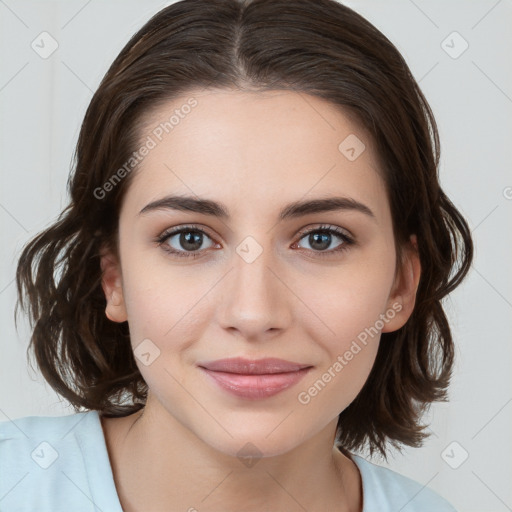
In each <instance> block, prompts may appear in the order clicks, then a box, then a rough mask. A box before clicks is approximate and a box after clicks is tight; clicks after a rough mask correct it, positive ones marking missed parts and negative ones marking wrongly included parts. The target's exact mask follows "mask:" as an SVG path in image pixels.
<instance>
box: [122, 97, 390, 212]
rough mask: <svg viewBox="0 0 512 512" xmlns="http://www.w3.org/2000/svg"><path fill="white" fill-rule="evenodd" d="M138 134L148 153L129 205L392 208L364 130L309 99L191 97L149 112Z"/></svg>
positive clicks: (339, 112) (318, 100)
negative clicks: (201, 201) (324, 202)
mask: <svg viewBox="0 0 512 512" xmlns="http://www.w3.org/2000/svg"><path fill="white" fill-rule="evenodd" d="M140 135H141V136H140V141H141V142H140V144H142V145H144V144H146V145H147V146H148V147H150V146H151V149H149V151H147V152H146V155H145V156H144V157H143V158H142V159H141V161H140V163H139V167H138V170H137V171H136V175H135V176H134V180H133V182H132V183H131V186H130V188H129V190H128V193H127V197H126V199H125V201H126V202H127V203H129V205H132V206H133V207H138V206H140V208H142V207H143V206H144V204H146V203H147V202H149V201H151V200H155V199H158V198H160V197H162V196H164V195H165V194H168V193H171V192H172V193H174V194H179V193H183V194H187V195H197V196H199V197H201V198H215V199H216V200H218V201H221V202H223V203H225V204H226V205H228V206H229V205H233V207H234V208H235V207H236V208H238V209H240V208H242V207H243V206H250V205H251V204H252V205H253V206H256V205H259V207H260V208H261V207H263V208H265V209H270V208H271V206H272V205H273V204H275V205H276V210H277V209H278V208H279V207H280V205H281V203H284V202H286V201H287V200H290V201H294V200H297V199H299V198H302V197H304V196H306V197H308V196H311V197H318V196H328V195H330V194H333V195H345V196H350V197H352V198H354V199H356V200H358V201H361V202H364V203H371V204H372V206H373V207H372V210H374V211H375V210H376V212H375V213H376V214H377V215H384V214H385V213H386V211H387V209H388V205H387V198H386V196H385V192H384V183H383V181H382V179H381V176H380V172H379V168H378V164H377V158H376V154H375V151H374V148H373V141H372V140H371V139H370V137H369V135H368V133H367V132H366V130H364V128H363V127H361V126H360V125H359V123H357V122H356V121H355V120H354V119H353V118H352V117H350V116H349V114H348V113H346V112H344V111H342V109H340V108H338V107H336V106H334V105H333V104H331V103H329V102H327V101H325V100H323V99H321V98H317V97H315V96H311V95H308V94H306V93H298V92H294V91H266V92H246V91H238V90H225V89H220V90H212V89H207V90H202V91H199V90H198V91H190V92H189V93H186V94H183V95H181V96H180V97H177V98H174V99H172V100H169V101H167V102H163V103H160V104H159V105H158V106H157V107H155V108H153V109H152V110H151V111H150V112H148V113H147V114H146V115H145V117H144V119H143V120H142V121H141V122H140ZM235 203H236V204H235ZM140 208H139V209H140ZM379 210H380V211H379ZM238 213H241V212H240V211H239V212H238Z"/></svg>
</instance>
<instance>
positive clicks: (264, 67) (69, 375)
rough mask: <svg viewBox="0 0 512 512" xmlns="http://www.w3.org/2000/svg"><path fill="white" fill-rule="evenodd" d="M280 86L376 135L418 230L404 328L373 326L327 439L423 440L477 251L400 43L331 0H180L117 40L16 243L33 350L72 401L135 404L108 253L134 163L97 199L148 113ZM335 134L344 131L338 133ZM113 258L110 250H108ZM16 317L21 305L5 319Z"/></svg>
mask: <svg viewBox="0 0 512 512" xmlns="http://www.w3.org/2000/svg"><path fill="white" fill-rule="evenodd" d="M207 87H214V88H236V89H240V90H259V91H263V90H276V89H281V90H290V91H297V92H301V93H307V94H311V95H314V96H316V97H319V98H323V99H325V100H327V101H329V102H330V103H331V104H333V105H335V106H337V107H339V108H340V109H342V110H343V111H344V112H346V113H348V114H350V116H353V117H354V118H355V119H357V121H358V122H359V123H360V124H361V126H364V127H365V129H366V130H367V131H368V133H369V134H370V136H371V138H372V141H373V142H374V143H375V148H376V152H377V156H378V159H379V164H380V168H379V172H381V173H382V176H383V178H384V181H385V185H386V192H387V194H388V199H389V203H390V207H391V213H392V220H393V232H394V236H395V243H396V247H397V265H398V266H397V268H400V265H401V263H402V259H401V258H402V249H403V248H404V247H405V244H406V243H407V242H408V240H409V237H410V235H411V234H416V236H417V243H418V253H419V257H420V262H421V269H422V274H421V278H420V282H419V286H418V290H417V295H416V304H415V307H414V310H413V312H412V314H411V316H410V318H409V320H408V321H407V323H406V324H405V325H404V326H403V327H402V328H400V329H399V330H397V331H395V332H391V333H383V334H382V335H381V341H380V345H379V349H378V353H377V357H376V360H375V364H374V365H373V368H372V370H371V373H370V375H369V378H368V379H367V382H366V383H365V385H364V387H363V388H362V390H361V392H360V393H359V394H358V396H357V397H356V398H355V400H354V401H353V402H352V403H351V404H350V405H349V406H348V407H347V408H346V409H345V410H344V411H343V412H342V413H341V414H340V415H339V421H338V426H337V432H336V443H337V444H338V445H340V446H343V447H344V448H345V449H348V450H351V449H361V448H363V447H364V445H366V444H367V445H368V447H369V449H370V454H373V452H374V451H376V450H377V451H378V452H380V453H381V454H382V455H383V456H384V457H386V449H385V443H386V442H390V443H391V444H393V445H394V446H395V447H397V448H399V449H400V448H401V447H400V445H401V444H406V445H410V446H421V444H422V442H423V440H424V438H426V437H427V434H426V433H424V432H423V429H424V428H425V427H424V426H422V425H420V423H419V422H420V419H421V416H422V414H423V412H424V411H425V410H426V408H427V406H429V404H430V403H431V402H433V401H440V400H442V401H445V400H446V399H447V387H448V384H449V380H450V376H451V372H452V365H453V359H454V346H453V340H452V336H451V332H450V327H449V324H448V321H447V318H446V316H445V313H444V311H443V307H442V303H441V301H442V299H443V297H445V296H446V295H447V294H448V293H450V292H451V291H452V290H453V289H454V288H455V287H456V286H458V284H459V283H460V282H461V280H462V279H463V278H464V277H465V275H466V274H467V272H468V270H469V268H470V265H471V261H472V258H473V244H472V240H471V236H470V231H469V228H468V225H467V223H466V221H465V220H464V218H463V217H462V215H461V214H460V213H459V211H458V210H457V209H456V208H455V206H454V205H453V204H452V203H451V201H450V200H449V199H448V197H447V196H446V195H445V194H444V192H443V190H442V189H441V187H440V184H439V180H438V164H439V138H438V132H437V127H436V123H435V120H434V116H433V114H432V111H431V109H430V107H429V105H428V103H427V101H426V99H425V97H424V96H423V94H422V92H421V90H420V88H419V86H418V84H417V83H416V81H415V80H414V78H413V76H412V74H411V72H410V70H409V68H408V66H407V64H406V62H405V61H404V59H403V57H402V56H401V55H400V53H399V52H398V50H397V49H396V48H395V46H394V45H393V44H392V43H391V42H390V41H389V40H388V39H387V38H386V37H385V36H384V35H383V34H382V33H381V32H380V31H379V30H377V29H376V28H375V27H374V26H373V25H372V24H370V23H369V22H368V21H366V20H365V19H364V18H363V17H361V16H360V15H358V14H357V13H356V12H354V11H353V10H351V9H349V8H348V7H346V6H343V5H342V4H340V3H338V2H335V1H334V0H254V1H242V0H184V1H181V2H177V3H174V4H172V5H170V6H168V7H166V8H164V9H162V10H161V11H160V12H158V13H157V14H156V15H154V16H153V17H152V18H151V19H150V20H149V21H148V22H147V23H146V24H145V25H144V26H143V27H142V28H141V29H140V30H139V31H138V32H137V33H136V34H135V35H134V36H133V37H132V38H131V39H130V41H129V42H128V43H127V44H126V46H125V47H124V48H123V50H122V51H121V53H120V54H119V55H118V57H117V58H116V59H115V61H114V62H113V63H112V65H111V66H110V68H109V70H108V71H107V73H106V75H105V76H104V78H103V80H102V82H101V83H100V85H99V88H98V90H97V91H96V93H95V94H94V96H93V98H92V100H91V102H90V105H89V107H88V109H87V112H86V114H85V118H84V120H83V123H82V126H81V130H80V134H79V138H78V143H77V147H76V152H75V155H74V169H73V171H72V174H71V175H70V179H69V182H68V188H69V193H70V202H69V205H68V206H67V207H66V208H65V210H64V211H63V212H62V213H61V215H60V216H59V218H58V219H57V221H56V222H55V223H54V224H53V225H51V226H50V227H49V228H48V229H46V230H45V231H43V232H42V233H40V234H39V235H38V236H37V237H35V238H34V239H33V240H32V241H30V242H29V243H28V244H27V245H26V246H25V248H24V250H23V252H22V254H21V256H20V260H19V263H18V268H17V274H16V282H17V288H18V303H17V305H16V313H17V312H18V306H19V305H21V307H22V309H23V310H24V311H27V310H28V311H29V314H30V320H31V325H32V327H33V334H32V337H31V343H30V345H29V348H28V350H27V352H28V351H29V350H30V349H32V350H33V352H34V354H35V357H36V360H37V364H38V366H39V368H40V370H41V372H42V374H43V376H44V378H45V379H46V380H47V381H48V382H49V383H50V385H51V386H52V387H53V389H54V390H55V391H56V392H57V393H59V394H60V395H62V396H63V397H64V398H66V399H67V400H68V401H69V402H71V404H72V405H73V406H74V408H75V410H77V411H78V410H80V409H81V408H85V409H90V410H99V411H101V414H102V415H104V416H125V415H127V414H131V413H133V412H135V411H136V410H138V409H140V408H141V407H143V406H144V403H145V400H146V398H147V385H146V383H145V382H144V380H143V378H142V376H141V374H140V372H139V371H138V368H137V366H136V364H135V360H134V356H133V352H132V349H131V345H130V339H129V330H128V324H127V322H124V323H114V322H111V321H110V320H108V319H107V318H106V316H105V306H106V301H105V296H104V293H103V290H102V286H101V278H102V274H101V269H100V254H101V248H102V247H105V246H107V247H110V248H111V249H112V250H114V251H117V230H118V218H119V211H120V205H121V202H122V199H123V197H124V195H125V193H126V190H127V188H128V187H129V185H130V182H131V180H132V178H133V175H134V172H131V173H128V174H127V175H126V177H123V179H122V180H120V182H119V183H118V184H116V186H115V187H113V188H112V190H110V191H109V192H108V193H107V194H103V196H104V197H103V196H102V197H97V196H98V194H97V193H96V194H95V191H97V190H98V189H99V188H101V187H102V186H103V185H104V184H105V183H106V182H107V181H108V180H109V179H110V178H111V177H112V176H113V175H114V174H115V173H116V171H117V170H118V169H120V168H121V167H122V166H123V165H124V164H125V163H126V162H127V161H128V160H129V158H130V155H132V153H133V152H134V151H135V150H136V149H137V147H138V144H140V140H141V136H142V135H141V133H140V132H141V130H140V128H141V124H142V120H143V119H144V116H145V114H146V113H148V112H149V111H150V110H151V109H153V108H155V107H156V106H157V105H159V104H161V103H162V102H163V101H168V100H170V99H173V98H175V97H177V96H178V95H180V94H184V93H186V92H187V91H190V90H192V89H195V88H207ZM340 142H341V141H340ZM116 253H117V252H116ZM15 316H16V315H15Z"/></svg>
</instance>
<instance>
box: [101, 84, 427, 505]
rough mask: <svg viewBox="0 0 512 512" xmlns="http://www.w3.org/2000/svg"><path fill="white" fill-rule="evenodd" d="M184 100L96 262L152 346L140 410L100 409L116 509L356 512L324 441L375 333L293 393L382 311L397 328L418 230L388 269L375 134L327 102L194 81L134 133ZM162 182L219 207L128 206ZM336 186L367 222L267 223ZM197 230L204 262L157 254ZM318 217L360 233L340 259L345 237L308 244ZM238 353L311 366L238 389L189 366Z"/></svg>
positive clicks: (391, 248) (350, 474) (147, 131)
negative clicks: (347, 150) (339, 365)
mask: <svg viewBox="0 0 512 512" xmlns="http://www.w3.org/2000/svg"><path fill="white" fill-rule="evenodd" d="M191 97H193V98H195V99H196V100H197V106H196V107H195V108H194V109H193V110H192V111H191V112H190V113H189V114H188V115H186V116H184V117H183V119H180V122H179V124H177V125H176V126H175V127H174V129H173V130H172V132H170V133H169V134H165V135H164V137H163V138H162V141H160V142H158V144H157V145H156V147H155V148H153V149H151V151H150V152H149V154H148V155H147V156H146V157H145V158H144V160H143V161H142V163H141V167H140V169H139V170H138V171H137V174H136V175H135V176H134V180H133V182H132V183H131V185H130V187H129V189H128V191H127V193H126V196H125V199H124V202H123V206H122V209H121V213H120V224H119V254H120V259H119V261H118V260H117V259H116V258H115V256H114V255H113V254H111V253H108V252H104V254H103V257H102V269H103V289H104V292H105V297H106V299H107V307H106V315H107V316H108V318H109V319H111V320H112V321H114V322H124V321H126V320H127V321H128V322H129V326H130V333H131V341H132V346H133V347H134V348H136V347H137V346H138V345H139V344H140V343H141V342H142V340H145V339H149V340H151V343H152V344H153V345H150V347H158V350H159V351H160V352H159V355H158V357H156V359H154V361H153V362H152V363H151V364H149V365H147V366H146V365H145V364H143V363H142V362H141V361H140V360H139V359H136V360H137V365H138V367H139V369H140V371H141V373H142V376H143V377H144V379H145V381H146V382H147V384H148V386H149V396H148V401H147V404H146V406H145V408H144V409H143V411H142V413H140V412H139V413H135V414H132V415H130V416H127V417H125V418H118V419H107V418H103V419H102V422H103V423H102V424H103V428H104V432H105V437H106V441H107V447H108V449H109V454H110V458H111V462H112V466H113V470H114V477H115V481H116V486H117V490H118V494H119V497H120V500H121V503H122V505H123V508H124V510H125V511H135V510H152V511H153V510H171V509H172V510H189V509H191V510H193V509H192V507H194V508H195V509H197V510H198V511H204V510H208V511H221V510H222V511H224V512H225V511H227V510H237V511H240V510H247V511H256V510H263V509H264V510H267V509H269V510H288V511H295V510H303V508H302V507H304V508H305V509H307V510H308V511H316V510H340V511H349V510H350V511H360V510H362V497H361V480H360V475H359V472H358V470H357V468H356V466H355V464H354V463H353V462H352V461H351V460H350V459H349V458H347V457H346V456H344V455H343V454H341V452H339V451H338V450H336V449H333V441H334V436H335V429H336V422H337V417H338V415H339V413H340V412H341V411H343V410H344V409H345V408H346V407H347V406H348V405H349V404H350V403H351V402H352V400H353V399H354V398H355V397H356V396H357V394H358V392H359V391H360V390H361V388H362V386H363V384H364V383H365V381H366V379H367V377H368V374H369V372H370V370H371V367H372V365H373V363H374V360H375V356H376V353H377V348H378V343H379V338H380V334H379V335H376V336H374V337H373V338H370V339H369V341H368V343H367V344H366V345H364V346H363V345H362V344H361V343H359V345H360V346H361V347H362V349H361V350H360V351H359V352H358V353H357V354H356V355H354V356H353V358H352V359H351V360H350V361H346V360H345V362H346V363H347V364H344V365H343V369H342V370H341V371H337V372H336V371H335V372H334V374H335V377H332V378H331V379H330V381H329V382H328V383H327V384H326V385H325V387H324V388H323V389H321V391H320V392H318V393H317V394H316V395H315V396H313V397H311V400H310V401H309V402H308V403H307V404H304V403H301V402H300V401H299V400H298V394H299V393H300V392H304V391H306V392H307V390H308V389H309V388H310V387H311V386H312V385H313V384H314V383H315V381H317V380H318V379H321V378H322V375H323V374H324V373H326V372H328V370H329V368H331V376H332V372H333V370H332V367H333V364H334V363H335V362H336V361H337V360H338V361H339V359H337V358H338V356H340V355H341V356H343V354H344V353H345V352H346V351H347V350H348V349H349V348H350V347H351V344H352V342H353V341H354V340H355V339H357V336H358V335H359V334H360V333H361V332H363V331H364V329H365V328H369V327H371V326H375V323H376V321H377V320H378V319H379V315H381V314H384V315H387V316H386V318H387V319H388V321H387V322H385V325H384V327H383V328H382V329H381V331H383V332H391V331H394V330H396V329H399V328H400V327H401V326H403V325H404V324H405V322H406V321H407V319H408V318H409V316H410V314H411V312H412V309H413V307H414V300H415V294H416V290H417V286H418V281H419V277H420V271H421V269H420V264H419V259H418V256H417V253H416V251H415V250H414V248H413V245H414V242H415V239H414V237H412V242H413V244H412V245H411V249H410V250H408V251H407V258H406V264H405V265H404V267H403V269H401V271H400V272H398V273H397V274H396V276H395V264H396V258H395V245H394V238H393V231H392V219H391V213H390V207H389V203H388V199H387V195H386V192H385V187H384V182H383V181H382V179H381V177H380V175H379V173H378V163H377V156H376V154H375V152H374V150H373V147H372V141H371V140H370V138H369V137H368V135H367V133H366V132H365V131H364V130H362V129H361V128H360V127H358V125H357V124H355V123H353V122H352V121H351V120H350V118H349V117H347V116H346V115H343V114H342V113H341V111H340V110H339V109H337V108H335V107H334V106H333V105H331V104H330V103H328V102H326V101H324V100H322V99H320V98H316V97H313V96H310V95H307V94H303V93H300V94H299V93H295V92H290V91H271V92H265V93H261V92H257V93H256V92H241V91H235V90H212V89H208V90H203V91H192V92H190V93H188V94H186V95H184V96H182V97H180V98H179V99H174V100H173V101H170V102H168V103H166V104H164V105H160V106H159V107H158V109H157V110H155V111H153V112H151V113H149V114H148V118H147V119H146V120H145V123H144V124H143V126H144V136H143V137H142V139H144V138H145V137H147V136H148V135H151V133H152V130H153V129H154V128H155V126H158V124H159V123H160V122H162V121H163V120H166V119H169V117H170V116H171V115H172V113H173V111H174V109H176V108H180V105H183V104H185V103H186V102H187V100H188V99H189V98H191ZM350 134H355V135H356V136H357V137H358V138H359V139H360V140H361V141H363V143H364V144H365V150H364V151H363V152H362V153H361V154H360V156H359V157H358V158H356V159H355V160H353V161H350V160H349V159H348V158H346V156H345V155H344V154H343V153H342V152H340V150H339V149H338V146H339V145H340V143H341V142H342V141H343V140H344V139H345V138H346V137H347V136H348V135H350ZM171 193H172V194H184V195H191V196H194V197H199V198H201V199H211V200H215V201H219V202H221V203H223V204H224V205H225V206H226V208H227V209H228V211H229V213H230V217H229V218H227V219H219V218H214V217H212V216H208V215H205V214H199V213H194V212H186V211H176V210H170V209H167V210H166V209H162V210H159V211H151V212H147V213H145V214H142V215H140V214H139V212H140V211H141V209H142V208H143V207H144V206H146V205H147V204H148V203H150V202H152V201H155V200H157V199H161V198H162V197H164V196H166V195H168V194H171ZM333 196H344V197H350V198H353V199H355V200H357V201H359V202H361V203H364V204H365V205H366V206H368V207H369V208H370V209H371V210H372V212H373V213H374V218H372V217H370V216H368V215H365V214H363V213H361V212H358V211H350V210H346V211H341V210H340V211H331V212H323V213H312V214H311V213H310V214H307V215H305V216H302V217H299V218H293V219H286V220H281V221H280V220H279V219H278V213H279V212H280V210H281V209H282V208H283V207H284V206H285V205H287V204H289V203H291V202H294V201H298V200H306V199H314V198H326V197H333ZM190 224H193V225H194V226H193V227H194V228H196V229H202V230H204V231H205V232H206V235H204V236H203V239H202V244H201V245H200V242H199V243H198V247H199V250H196V253H200V256H199V257H197V258H195V259H194V258H185V257H179V256H173V255H171V254H169V253H168V252H166V251H165V250H164V246H165V244H167V246H168V247H169V246H171V248H174V249H175V250H178V251H181V252H182V253H186V249H185V248H184V247H183V245H180V235H179V234H178V235H174V236H173V237H172V238H170V239H168V240H167V241H166V242H164V244H163V245H159V243H158V242H157V241H156V239H157V238H158V237H159V236H160V235H161V234H162V233H163V232H164V231H166V230H168V229H169V228H173V227H180V226H184V225H187V226H188V225H190ZM322 225H328V226H333V227H339V228H340V229H341V230H342V231H343V232H345V233H347V234H350V235H351V236H352V237H353V238H354V239H355V243H354V244H352V245H347V246H346V250H343V251H339V252H334V249H336V248H339V247H340V246H342V244H343V243H345V242H344V241H343V239H341V238H339V237H338V235H336V234H332V235H331V238H330V240H331V241H330V243H328V242H329V240H328V241H327V243H326V244H325V246H326V247H327V249H324V250H323V251H322V250H321V249H318V248H315V247H318V246H314V240H313V241H312V239H311V237H309V236H307V235H304V234H301V233H302V231H303V230H306V229H307V230H313V229H318V228H319V227H320V226H322ZM247 236H251V237H253V239H254V240H255V241H256V242H257V243H258V244H259V246H260V247H261V249H262V252H261V254H260V255H259V256H258V257H257V258H256V259H255V260H254V261H252V262H251V263H248V262H247V261H246V260H244V258H242V257H241V256H240V255H239V253H237V247H238V246H239V245H240V244H241V242H242V241H244V239H245V238H246V237H247ZM327 251H330V254H326V255H325V256H323V257H322V254H321V253H322V252H323V253H327ZM393 304H395V309H393ZM397 304H398V305H399V306H398V307H397V306H396V305H397ZM398 308H400V310H399V311H397V309H398ZM391 309H393V313H394V314H393V318H389V317H390V316H391V315H390V314H389V313H387V312H389V311H390V310H391ZM381 318H382V317H381ZM146 343H147V342H146ZM151 350H153V351H154V348H152V349H151ZM236 356H240V357H246V358H249V359H260V358H263V357H278V358H282V359H286V360H290V361H295V362H299V363H303V364H308V365H312V366H313V368H312V370H310V372H309V374H308V375H306V377H305V378H304V379H302V380H301V381H300V382H299V383H298V384H296V385H295V386H293V387H292V388H289V389H287V390H285V391H283V392H281V393H279V394H277V395H275V396H273V397H270V398H265V399H260V400H246V399H243V398H237V397H235V396H233V395H231V394H228V393H227V392H225V391H223V390H222V389H220V388H219V387H218V386H216V385H215V384H212V382H211V381H210V380H209V379H207V378H206V377H207V376H205V375H204V373H203V372H202V370H200V369H199V368H198V367H197V363H198V362H199V361H205V360H213V359H221V358H226V357H236ZM246 443H252V445H254V446H255V447H256V448H257V450H258V454H259V455H258V456H257V457H255V459H254V462H255V463H254V464H253V465H252V466H250V467H249V466H247V465H246V464H244V463H243V462H242V461H241V459H240V458H239V457H237V454H238V452H239V451H240V450H241V449H242V447H244V446H245V445H246Z"/></svg>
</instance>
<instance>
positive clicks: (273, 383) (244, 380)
mask: <svg viewBox="0 0 512 512" xmlns="http://www.w3.org/2000/svg"><path fill="white" fill-rule="evenodd" d="M201 370H203V372H204V373H206V374H207V375H209V376H210V378H212V379H213V380H214V381H215V382H216V383H217V384H218V385H219V386H220V387H221V388H222V389H224V390H226V391H229V392H230V393H232V394H233V395H235V396H238V397H241V398H249V399H253V400H255V399H260V398H268V397H270V396H274V395H277V394H278V393H280V392H281V391H284V390H285V389H288V388H290V387H291V386H293V385H295V384H297V382H299V381H300V380H301V379H302V378H303V377H304V376H305V375H306V373H308V372H309V370H311V367H309V368H304V369H302V370H298V371H295V372H287V373H267V374H263V375H242V374H239V373H227V372H214V371H211V370H207V369H206V368H201Z"/></svg>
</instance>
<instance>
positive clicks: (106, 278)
mask: <svg viewBox="0 0 512 512" xmlns="http://www.w3.org/2000/svg"><path fill="white" fill-rule="evenodd" d="M100 266H101V286H102V288H103V293H104V294H105V299H106V301H107V305H106V307H105V315H106V317H107V318H108V319H109V320H111V321H112V322H119V323H120V322H126V320H127V319H128V316H127V313H126V307H125V303H124V295H123V286H122V275H121V266H120V264H119V261H118V259H117V257H116V256H115V255H113V254H112V253H111V252H110V251H106V250H104V251H102V253H101V259H100Z"/></svg>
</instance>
